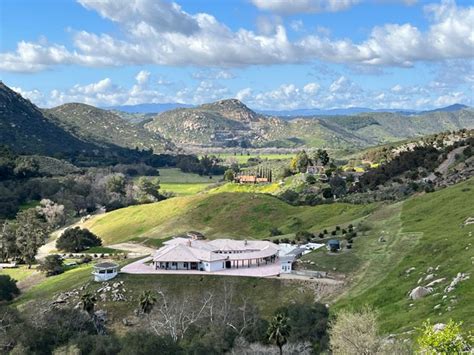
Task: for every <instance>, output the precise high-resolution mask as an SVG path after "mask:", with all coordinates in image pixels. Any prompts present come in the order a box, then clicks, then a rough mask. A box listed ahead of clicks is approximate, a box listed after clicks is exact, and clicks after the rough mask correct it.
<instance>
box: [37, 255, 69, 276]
mask: <svg viewBox="0 0 474 355" xmlns="http://www.w3.org/2000/svg"><path fill="white" fill-rule="evenodd" d="M39 269H40V270H41V271H44V272H46V276H53V275H59V274H61V273H63V272H64V267H63V259H62V258H61V257H60V256H59V255H57V254H53V255H48V256H47V257H46V258H45V259H44V260H43V261H42V262H41V264H40V266H39Z"/></svg>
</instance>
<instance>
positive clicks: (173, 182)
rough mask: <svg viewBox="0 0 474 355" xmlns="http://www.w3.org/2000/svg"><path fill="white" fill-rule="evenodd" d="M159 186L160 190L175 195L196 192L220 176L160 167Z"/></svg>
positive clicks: (210, 184) (208, 185)
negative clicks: (210, 176) (210, 177)
mask: <svg viewBox="0 0 474 355" xmlns="http://www.w3.org/2000/svg"><path fill="white" fill-rule="evenodd" d="M159 170H160V176H159V177H158V178H159V179H160V186H161V190H162V191H168V192H173V193H174V194H176V195H177V196H189V195H194V194H197V193H199V192H201V191H204V190H205V189H207V188H209V187H210V186H212V184H215V183H217V182H219V181H220V180H222V176H220V175H218V176H213V177H212V179H209V176H200V175H198V174H192V173H183V172H182V171H181V170H179V169H178V168H161V169H159Z"/></svg>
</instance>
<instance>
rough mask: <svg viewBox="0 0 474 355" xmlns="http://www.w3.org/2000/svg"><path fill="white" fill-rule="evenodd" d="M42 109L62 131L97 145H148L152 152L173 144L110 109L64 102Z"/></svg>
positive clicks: (145, 146)
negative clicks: (129, 121)
mask: <svg viewBox="0 0 474 355" xmlns="http://www.w3.org/2000/svg"><path fill="white" fill-rule="evenodd" d="M43 111H44V112H45V113H46V114H47V115H49V116H50V117H51V118H52V119H53V120H56V121H57V122H58V124H60V125H61V126H62V127H63V128H64V129H65V130H67V131H70V132H72V133H74V134H76V135H77V136H79V137H81V138H83V139H85V140H88V141H92V142H94V143H96V144H97V145H104V144H113V145H117V146H121V147H126V148H132V149H133V148H139V149H150V148H151V149H153V150H154V151H155V152H160V151H164V150H167V149H172V148H173V144H172V143H171V142H169V141H167V140H165V139H164V138H163V137H161V136H160V135H159V134H157V133H154V132H150V131H148V130H145V129H144V128H143V127H141V126H139V125H133V124H131V123H128V122H127V121H125V120H124V119H122V117H120V116H118V115H116V114H115V113H113V112H112V111H107V110H102V109H99V108H96V107H94V106H90V105H86V104H81V103H70V104H64V105H61V106H58V107H55V108H52V109H45V110H43Z"/></svg>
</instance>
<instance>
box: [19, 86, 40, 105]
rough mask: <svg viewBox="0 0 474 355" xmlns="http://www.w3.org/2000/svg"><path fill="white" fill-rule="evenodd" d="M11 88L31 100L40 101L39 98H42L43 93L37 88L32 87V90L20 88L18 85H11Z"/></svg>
mask: <svg viewBox="0 0 474 355" xmlns="http://www.w3.org/2000/svg"><path fill="white" fill-rule="evenodd" d="M11 89H12V90H13V91H16V92H17V93H19V94H20V95H21V96H23V97H24V98H26V99H28V100H30V101H31V102H33V103H34V102H40V101H41V100H43V98H44V97H43V93H42V92H41V91H39V90H37V89H33V90H22V89H21V88H19V87H11Z"/></svg>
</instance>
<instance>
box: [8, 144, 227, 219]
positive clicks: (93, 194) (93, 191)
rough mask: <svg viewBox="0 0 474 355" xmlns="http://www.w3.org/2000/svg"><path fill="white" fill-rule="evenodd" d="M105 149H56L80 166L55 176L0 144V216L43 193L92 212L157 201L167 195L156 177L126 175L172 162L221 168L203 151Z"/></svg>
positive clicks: (206, 170)
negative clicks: (98, 151)
mask: <svg viewBox="0 0 474 355" xmlns="http://www.w3.org/2000/svg"><path fill="white" fill-rule="evenodd" d="M104 154H105V155H104V156H100V155H96V153H95V152H81V153H77V154H68V155H64V154H62V153H59V154H57V155H56V158H61V159H67V160H69V161H70V162H72V163H74V164H76V166H81V167H83V169H82V170H79V169H77V171H75V172H68V173H64V174H61V176H58V175H56V176H55V175H54V174H55V173H56V172H54V171H51V172H49V171H44V170H45V169H44V167H43V168H41V169H40V168H39V166H38V161H37V159H36V158H35V157H32V156H22V155H18V154H15V153H13V152H12V151H11V150H9V149H8V148H6V147H4V146H0V219H3V218H14V217H15V215H16V213H17V212H18V211H19V209H20V207H21V205H22V204H24V203H26V202H29V201H32V200H40V199H44V198H47V199H51V200H53V201H56V202H58V203H60V204H62V205H64V206H65V208H66V210H67V211H68V214H72V215H77V214H81V213H84V212H92V211H94V210H96V209H97V207H98V206H105V207H106V208H107V209H108V210H112V209H116V208H120V207H125V206H128V205H131V204H136V203H146V202H153V201H159V200H161V199H164V198H166V196H165V195H164V194H160V193H158V192H157V191H158V189H159V182H158V180H156V179H154V180H150V181H146V180H144V179H141V180H139V181H138V184H134V183H133V180H132V179H130V177H134V176H158V175H159V171H158V169H157V168H159V167H165V166H166V167H173V166H174V167H178V168H180V169H181V170H182V171H183V172H193V173H198V174H200V175H209V176H212V175H220V174H223V173H224V168H223V167H222V166H221V165H219V162H220V161H219V159H218V158H216V157H215V156H207V155H206V156H203V157H202V158H200V159H199V158H198V157H196V156H194V155H183V154H182V155H169V154H160V155H155V154H153V152H152V151H151V150H145V151H138V150H127V149H125V150H120V149H119V150H118V151H116V152H115V151H108V150H107V153H104ZM119 158H120V159H119ZM122 158H123V159H122ZM96 159H97V161H96ZM72 168H74V169H76V168H75V167H74V166H72ZM46 170H47V169H46Z"/></svg>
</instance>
